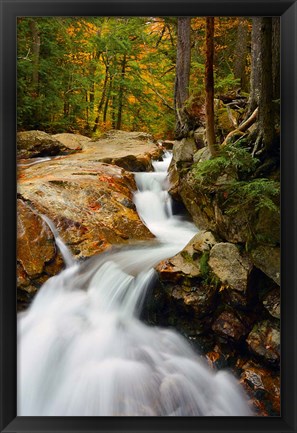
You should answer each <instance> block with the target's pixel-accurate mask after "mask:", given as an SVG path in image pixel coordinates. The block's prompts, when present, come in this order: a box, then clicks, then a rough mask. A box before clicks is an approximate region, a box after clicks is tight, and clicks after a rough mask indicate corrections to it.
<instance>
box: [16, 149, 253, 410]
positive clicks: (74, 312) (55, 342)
mask: <svg viewBox="0 0 297 433" xmlns="http://www.w3.org/2000/svg"><path fill="white" fill-rule="evenodd" d="M170 160H171V154H170V153H169V152H167V153H165V155H164V158H163V161H154V162H153V166H154V170H155V171H154V172H149V173H135V179H136V183H137V187H138V191H137V192H136V193H135V195H134V202H135V205H136V207H137V211H138V213H139V215H140V217H141V219H142V221H143V222H144V224H145V225H146V226H147V227H148V228H149V229H150V230H151V232H152V233H153V234H154V235H155V236H156V238H157V239H156V240H154V241H149V242H147V243H146V245H143V244H139V245H136V246H135V245H134V246H115V247H113V248H111V249H110V250H107V251H106V252H104V253H102V254H100V255H98V256H96V257H93V258H91V259H88V260H87V261H85V262H76V261H75V260H74V259H73V258H72V256H71V253H70V251H69V250H68V248H67V246H66V245H65V244H64V243H63V241H62V239H61V238H60V237H59V235H58V233H57V231H56V229H55V227H54V225H53V224H52V222H51V221H50V220H49V219H48V218H47V217H44V220H45V221H46V223H47V224H48V225H49V226H50V228H51V230H52V232H53V234H54V236H55V238H56V244H57V246H58V247H59V249H60V251H61V253H62V255H63V257H64V261H65V264H66V269H65V270H64V271H62V272H61V273H60V274H58V275H56V276H54V277H52V278H50V279H49V280H48V281H47V282H46V283H45V284H44V285H43V286H42V287H41V289H40V290H39V292H38V294H37V295H36V297H35V299H34V301H33V302H32V304H31V305H30V307H29V309H28V310H27V311H26V312H22V313H20V314H19V316H18V415H19V416H245V415H251V413H250V409H249V407H248V404H247V400H246V397H245V395H244V394H243V391H242V389H241V387H240V386H239V385H238V384H237V382H236V380H235V378H233V376H232V375H231V374H230V373H228V372H224V371H220V372H214V371H213V370H211V369H210V368H209V367H208V365H207V363H206V361H204V360H203V359H202V358H201V357H200V356H199V355H198V354H197V353H195V352H194V351H193V349H192V347H191V346H190V345H189V343H188V342H187V341H186V339H185V338H183V337H182V336H181V335H179V334H178V333H177V332H175V331H173V330H169V329H164V328H163V329H162V328H158V327H152V326H148V325H146V324H144V323H142V322H141V321H140V320H139V316H140V314H141V311H142V307H143V303H144V301H145V298H146V295H147V293H148V291H149V290H150V288H151V287H152V286H153V284H154V283H155V281H156V272H155V270H154V266H155V265H156V264H157V263H159V262H160V261H161V260H163V259H165V258H168V257H172V256H174V255H175V254H177V253H178V252H179V251H181V250H182V249H183V248H184V247H185V245H186V244H187V243H188V242H189V241H190V240H191V238H192V237H193V236H194V235H195V234H196V233H197V231H198V229H197V227H196V226H194V224H192V223H191V222H188V221H186V220H185V219H184V218H183V217H181V216H178V215H175V214H174V212H173V210H172V202H171V198H170V195H169V194H168V180H167V170H168V166H169V164H170Z"/></svg>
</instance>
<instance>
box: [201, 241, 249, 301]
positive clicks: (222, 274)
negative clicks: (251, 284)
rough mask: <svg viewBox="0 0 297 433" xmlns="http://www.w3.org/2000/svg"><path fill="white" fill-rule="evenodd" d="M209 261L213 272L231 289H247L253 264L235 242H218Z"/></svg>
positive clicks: (242, 290)
mask: <svg viewBox="0 0 297 433" xmlns="http://www.w3.org/2000/svg"><path fill="white" fill-rule="evenodd" d="M208 263H209V266H210V267H211V269H212V271H213V273H214V274H215V275H216V276H217V277H218V278H219V279H220V280H221V281H222V282H224V283H226V284H227V285H228V286H229V287H230V288H231V289H234V290H238V291H240V292H245V291H246V289H247V285H248V278H249V275H250V273H251V271H252V269H253V264H252V262H251V261H250V260H249V258H248V257H246V256H245V255H242V254H240V253H239V250H238V248H237V247H236V246H235V245H234V244H230V243H219V244H216V245H215V246H214V247H213V248H212V250H211V253H210V257H209V261H208Z"/></svg>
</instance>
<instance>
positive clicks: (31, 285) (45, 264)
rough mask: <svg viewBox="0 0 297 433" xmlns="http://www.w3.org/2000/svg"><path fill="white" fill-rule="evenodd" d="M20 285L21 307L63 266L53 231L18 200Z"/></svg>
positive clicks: (18, 272)
mask: <svg viewBox="0 0 297 433" xmlns="http://www.w3.org/2000/svg"><path fill="white" fill-rule="evenodd" d="M17 212H18V220H17V222H18V225H17V241H18V242H17V286H18V304H19V308H23V307H25V306H26V305H27V304H28V302H30V300H31V298H32V296H33V295H34V294H35V292H36V291H37V289H38V288H39V287H40V286H41V284H42V283H43V282H44V281H46V279H48V278H49V277H51V276H53V275H55V274H56V273H57V272H59V271H60V270H61V269H62V267H63V260H62V258H61V255H60V254H59V253H58V251H57V248H56V246H55V240H54V236H53V234H52V232H51V231H50V229H49V227H48V226H47V224H46V223H45V222H44V221H43V219H42V218H41V217H40V216H39V215H38V214H37V213H36V211H34V210H33V209H32V208H31V206H30V205H29V204H28V203H26V202H25V201H23V200H21V199H18V200H17Z"/></svg>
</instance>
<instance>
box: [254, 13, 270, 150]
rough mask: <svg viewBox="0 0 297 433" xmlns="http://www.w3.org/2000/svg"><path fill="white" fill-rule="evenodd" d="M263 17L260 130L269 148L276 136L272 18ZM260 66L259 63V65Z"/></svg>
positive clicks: (265, 145)
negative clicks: (273, 100)
mask: <svg viewBox="0 0 297 433" xmlns="http://www.w3.org/2000/svg"><path fill="white" fill-rule="evenodd" d="M260 19H261V56H260V58H261V62H260V70H261V72H260V76H261V78H260V93H259V132H260V135H261V137H262V146H263V147H264V148H265V149H266V150H268V148H269V147H270V146H271V145H272V142H273V138H274V115H273V102H272V99H273V79H272V18H270V17H268V18H260ZM258 68H259V65H258Z"/></svg>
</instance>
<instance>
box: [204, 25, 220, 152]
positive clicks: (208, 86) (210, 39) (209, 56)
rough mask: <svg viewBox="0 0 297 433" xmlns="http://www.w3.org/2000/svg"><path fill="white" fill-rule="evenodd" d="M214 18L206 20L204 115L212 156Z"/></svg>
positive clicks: (213, 139) (213, 145) (214, 144)
mask: <svg viewBox="0 0 297 433" xmlns="http://www.w3.org/2000/svg"><path fill="white" fill-rule="evenodd" d="M213 58H214V17H207V18H206V62H205V114H206V140H207V144H208V148H209V150H210V153H211V155H212V156H215V155H216V154H217V152H218V148H217V146H216V136H215V126H214V77H213Z"/></svg>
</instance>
